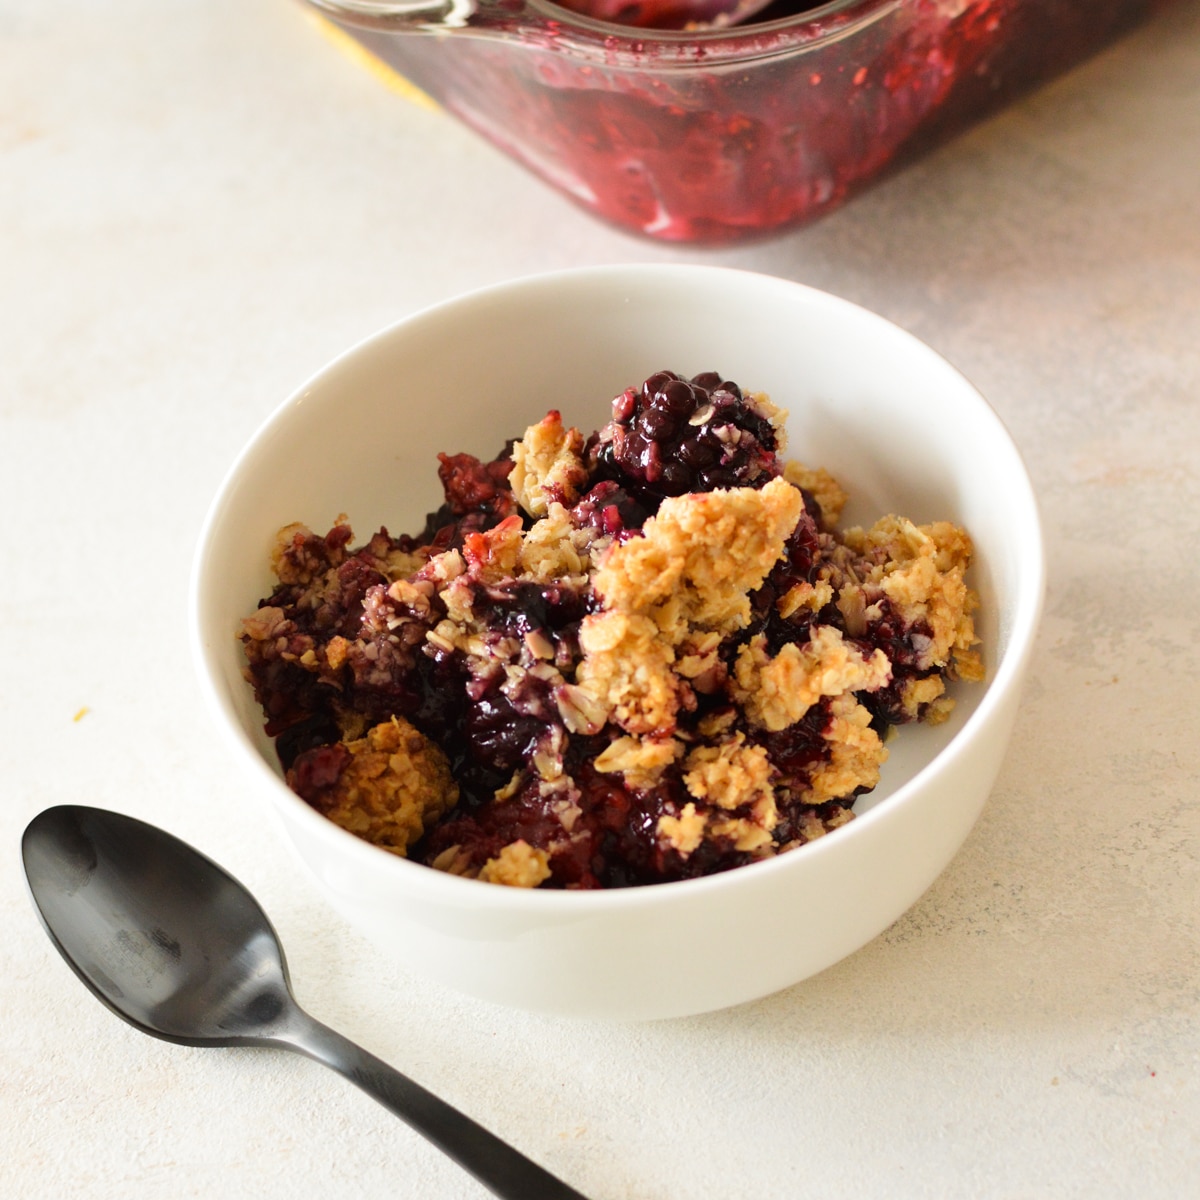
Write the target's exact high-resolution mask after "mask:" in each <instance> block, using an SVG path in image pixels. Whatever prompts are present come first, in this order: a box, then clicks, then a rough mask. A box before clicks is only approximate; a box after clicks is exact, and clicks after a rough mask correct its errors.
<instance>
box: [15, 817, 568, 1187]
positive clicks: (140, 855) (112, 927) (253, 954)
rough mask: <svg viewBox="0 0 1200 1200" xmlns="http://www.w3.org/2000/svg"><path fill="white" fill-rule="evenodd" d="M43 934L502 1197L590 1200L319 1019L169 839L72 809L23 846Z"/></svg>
mask: <svg viewBox="0 0 1200 1200" xmlns="http://www.w3.org/2000/svg"><path fill="white" fill-rule="evenodd" d="M21 856H22V860H23V863H24V867H25V876H26V879H27V880H28V883H29V890H30V893H31V895H32V897H33V902H34V906H35V908H36V909H37V911H38V915H39V917H40V918H41V921H42V924H43V926H44V927H45V929H46V932H47V933H48V934H49V935H50V939H51V941H53V942H54V944H55V946H56V947H57V948H58V950H59V952H60V953H61V954H62V956H63V958H64V959H66V961H67V963H68V965H69V966H70V967H71V969H72V970H73V971H74V972H75V974H76V975H78V976H79V978H80V979H81V980H83V982H84V984H86V986H87V987H88V988H89V989H90V990H91V991H92V993H93V994H94V995H95V996H96V997H97V998H98V999H99V1000H101V1001H102V1002H103V1003H104V1004H105V1005H106V1006H107V1007H108V1008H109V1009H111V1010H112V1011H113V1012H114V1013H116V1014H117V1016H119V1017H122V1018H123V1019H124V1020H126V1021H128V1022H129V1023H130V1024H131V1025H132V1026H134V1028H135V1029H140V1030H141V1031H142V1032H143V1033H148V1034H150V1035H151V1036H152V1037H157V1038H162V1039H163V1040H165V1041H168V1042H176V1043H179V1044H181V1045H185V1046H245V1045H250V1046H276V1047H279V1048H281V1049H285V1050H293V1051H296V1052H297V1053H300V1054H303V1055H305V1056H306V1057H308V1058H312V1059H315V1060H316V1061H318V1062H321V1063H324V1064H325V1065H326V1066H328V1067H331V1068H332V1069H333V1070H336V1071H338V1072H339V1073H340V1074H342V1075H344V1076H345V1077H346V1078H347V1079H349V1080H350V1081H351V1082H352V1083H354V1084H356V1085H357V1086H358V1087H360V1088H362V1089H363V1090H364V1091H365V1092H367V1093H368V1094H369V1095H371V1096H373V1097H374V1098H375V1099H376V1100H378V1101H379V1102H380V1103H381V1104H383V1105H384V1106H385V1107H386V1108H388V1109H390V1110H391V1111H392V1112H393V1113H395V1114H396V1116H398V1117H400V1118H401V1119H402V1120H404V1121H406V1122H407V1123H408V1124H409V1125H411V1126H412V1127H413V1128H414V1129H416V1130H417V1131H418V1132H420V1133H422V1134H423V1135H424V1136H425V1137H427V1138H429V1140H430V1141H432V1142H433V1143H434V1144H435V1145H437V1146H438V1147H439V1148H440V1149H442V1150H443V1151H445V1152H446V1153H447V1154H448V1155H450V1157H451V1158H453V1159H455V1160H456V1161H457V1162H459V1163H460V1164H461V1165H462V1166H463V1167H465V1168H466V1169H467V1170H468V1171H470V1172H471V1174H472V1175H474V1176H475V1177H476V1178H477V1179H478V1180H479V1181H480V1182H481V1183H483V1184H484V1185H485V1186H487V1187H489V1188H490V1189H491V1190H492V1191H493V1192H494V1193H495V1194H496V1195H498V1196H501V1197H505V1198H506V1200H584V1198H583V1197H582V1196H581V1194H580V1193H579V1192H577V1191H575V1190H574V1189H573V1188H570V1187H568V1186H567V1185H566V1184H564V1183H563V1182H562V1181H561V1180H559V1179H557V1178H556V1177H554V1176H553V1175H550V1174H549V1173H548V1172H546V1171H545V1170H543V1169H542V1168H541V1167H539V1166H538V1165H537V1164H536V1163H534V1162H531V1161H530V1160H529V1159H527V1158H525V1157H524V1155H522V1154H520V1153H518V1151H516V1150H514V1149H513V1148H512V1147H511V1146H508V1145H507V1144H506V1143H504V1142H502V1141H500V1139H499V1138H497V1137H495V1136H494V1135H493V1134H491V1133H489V1132H488V1131H487V1130H485V1129H483V1128H482V1127H481V1126H479V1125H477V1124H476V1123H475V1122H474V1121H472V1120H471V1119H470V1118H469V1117H466V1116H464V1115H463V1114H462V1113H460V1112H458V1111H457V1110H456V1109H454V1108H452V1107H451V1106H450V1105H448V1104H446V1103H445V1102H444V1101H442V1100H440V1099H438V1098H437V1097H436V1096H434V1095H433V1094H432V1093H430V1092H427V1091H426V1090H425V1089H424V1088H422V1087H420V1086H419V1085H418V1084H416V1083H413V1082H412V1081H411V1080H410V1079H407V1078H406V1077H405V1076H403V1075H401V1074H400V1073H399V1072H398V1071H396V1070H395V1069H394V1068H392V1067H390V1066H388V1064H387V1063H385V1062H383V1061H381V1060H380V1059H377V1058H375V1057H374V1056H373V1055H371V1054H369V1053H367V1051H365V1050H363V1049H362V1048H361V1047H359V1046H356V1045H354V1043H353V1042H350V1041H348V1040H347V1039H346V1038H344V1037H342V1035H341V1034H339V1033H335V1032H334V1031H333V1030H332V1029H329V1028H327V1027H326V1026H324V1025H322V1024H321V1023H320V1022H318V1021H316V1020H314V1019H313V1018H312V1017H310V1016H309V1015H308V1014H307V1013H306V1012H304V1010H303V1009H302V1008H300V1006H299V1005H298V1004H297V1003H296V1001H295V998H294V997H293V996H292V992H291V984H290V981H289V978H288V970H287V962H286V960H285V958H284V953H283V948H282V946H281V945H280V943H279V939H278V937H277V935H276V933H275V930H274V928H273V927H272V925H271V922H270V920H269V919H268V918H267V915H266V913H265V912H263V910H262V908H261V907H260V906H259V904H258V902H257V901H256V900H255V899H254V897H253V896H252V895H251V894H250V893H249V892H248V891H247V890H246V889H245V888H244V887H243V886H242V885H241V884H240V883H239V882H238V881H237V880H236V879H234V878H233V876H232V875H230V874H229V873H228V872H227V871H225V870H224V869H223V868H221V867H219V866H218V865H217V864H216V863H214V862H213V861H212V860H211V859H209V858H206V857H205V856H204V855H203V854H200V853H199V852H198V851H196V850H194V849H193V848H192V847H191V846H189V845H187V844H186V843H185V842H182V841H180V840H179V839H178V838H176V837H173V836H172V835H171V834H169V833H166V832H165V831H163V830H161V829H158V828H156V827H155V826H153V825H147V824H146V823H145V822H143V821H138V820H136V819H134V818H132V817H127V816H123V815H121V814H119V813H113V812H107V811H105V810H103V809H97V808H86V807H80V806H76V805H63V806H60V807H58V808H51V809H47V810H46V811H45V812H42V813H41V814H39V815H38V816H37V817H35V818H34V819H33V820H32V821H31V822H30V824H29V826H28V828H27V829H26V830H25V834H24V837H23V838H22V841H21Z"/></svg>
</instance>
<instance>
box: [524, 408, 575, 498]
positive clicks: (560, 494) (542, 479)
mask: <svg viewBox="0 0 1200 1200" xmlns="http://www.w3.org/2000/svg"><path fill="white" fill-rule="evenodd" d="M582 452H583V434H581V433H580V432H579V430H578V429H575V428H573V427H572V428H570V429H567V428H564V427H563V423H562V416H561V415H560V414H559V413H557V412H553V411H552V412H549V413H547V414H546V416H545V417H543V418H542V420H540V421H539V422H538V423H537V424H536V425H530V427H529V428H528V429H527V430H526V431H525V436H524V437H523V438H522V439H521V440H520V441H519V442H517V443H515V444H514V446H513V469H512V474H510V475H509V477H508V482H509V484H510V486H511V487H512V490H513V495H514V496H515V497H516V498H517V503H518V504H519V505H520V506H521V507H522V508H523V509H524V510H525V511H526V512H527V513H529V515H530V516H533V517H544V516H545V515H546V513H547V512H548V511H549V507H550V504H551V503H552V502H553V501H558V502H560V503H562V504H565V505H567V506H570V505H572V504H574V503H575V501H576V500H578V499H579V489H580V487H581V486H582V485H583V484H584V483H585V482H586V480H587V467H585V466H584V463H583V458H582V457H581V455H582Z"/></svg>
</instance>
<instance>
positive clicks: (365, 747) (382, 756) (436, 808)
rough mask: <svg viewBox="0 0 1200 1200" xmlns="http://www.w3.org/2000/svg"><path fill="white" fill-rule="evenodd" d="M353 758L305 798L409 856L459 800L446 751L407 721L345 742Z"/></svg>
mask: <svg viewBox="0 0 1200 1200" xmlns="http://www.w3.org/2000/svg"><path fill="white" fill-rule="evenodd" d="M345 748H346V750H347V751H348V752H349V761H348V763H346V765H345V766H344V767H343V768H342V770H341V771H340V773H339V774H338V775H337V778H336V780H335V781H334V782H333V783H332V784H331V785H330V786H328V787H325V788H322V789H321V790H320V791H318V792H317V793H316V794H315V795H313V796H309V797H306V798H307V799H308V800H309V803H310V804H312V805H313V807H314V808H316V809H317V810H318V811H320V812H322V813H324V814H325V816H327V817H328V818H329V819H330V820H331V821H334V822H335V823H336V824H338V825H340V826H341V827H342V828H343V829H346V830H349V831H350V832H351V833H355V834H358V836H359V837H362V838H365V839H366V840H367V841H369V842H373V843H374V844H375V845H377V846H382V847H383V848H384V849H385V850H390V851H392V852H393V853H394V854H399V855H402V856H403V855H404V854H406V853H407V851H408V848H409V847H410V846H411V845H412V844H413V843H414V842H415V841H417V839H418V838H420V837H421V835H422V834H423V833H424V832H425V830H426V829H427V828H428V827H429V826H430V825H431V824H432V823H433V822H434V821H436V820H437V819H438V818H439V817H440V816H442V814H443V813H445V812H447V811H448V810H449V809H451V808H452V807H453V806H454V805H455V804H457V803H458V785H457V784H456V783H455V782H454V778H453V776H452V775H451V774H450V764H449V762H448V761H447V759H446V756H445V754H443V753H442V751H441V750H440V749H439V748H438V747H437V746H435V745H434V744H433V743H432V742H431V741H430V740H429V739H428V738H427V737H425V735H424V734H422V733H419V732H418V731H417V730H416V729H414V728H413V727H412V726H411V725H410V724H409V723H408V722H407V721H404V720H401V719H400V718H399V717H393V718H392V719H391V720H390V721H383V722H381V723H380V724H378V725H375V726H372V728H370V729H369V730H367V734H366V736H365V737H363V738H359V739H357V740H355V741H351V742H347V743H345Z"/></svg>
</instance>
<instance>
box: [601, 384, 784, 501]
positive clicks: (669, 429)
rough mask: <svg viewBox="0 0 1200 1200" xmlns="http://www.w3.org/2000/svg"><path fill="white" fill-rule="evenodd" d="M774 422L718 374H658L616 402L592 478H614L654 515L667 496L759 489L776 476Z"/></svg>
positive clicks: (604, 430)
mask: <svg viewBox="0 0 1200 1200" xmlns="http://www.w3.org/2000/svg"><path fill="white" fill-rule="evenodd" d="M777 449H778V440H777V437H776V431H775V427H774V425H772V424H771V421H770V419H769V418H768V416H767V415H766V414H765V413H764V412H762V411H761V409H760V408H759V406H758V405H757V404H756V403H755V401H754V400H752V399H750V398H748V397H746V396H744V395H743V394H742V390H741V388H739V387H738V385H737V384H736V383H732V382H730V381H729V380H723V379H722V378H721V377H720V376H719V375H717V374H716V373H715V372H712V371H709V372H706V373H704V374H702V375H696V376H695V377H693V378H692V379H690V380H687V379H683V378H681V377H680V376H679V375H676V374H675V373H674V372H673V371H658V372H656V373H655V374H653V375H651V376H650V378H649V379H647V380H646V381H645V382H644V383H643V384H642V386H641V387H640V388H628V389H626V390H625V391H624V392H622V393H621V395H619V396H618V397H617V398H616V399H615V400H614V401H613V419H612V420H611V421H610V422H609V424H608V425H606V426H605V427H604V428H603V429H602V430H601V431H600V433H599V434H598V435H597V438H596V441H595V442H594V443H593V445H592V447H591V457H592V469H593V472H594V478H596V479H611V480H615V481H616V482H617V483H618V484H620V485H621V487H622V488H623V489H624V490H625V491H626V492H628V493H629V495H630V496H632V497H634V498H635V499H637V500H638V501H640V502H641V503H642V504H643V505H644V506H646V507H647V508H649V509H650V510H651V511H652V512H653V511H656V510H657V508H658V505H659V504H660V503H661V502H662V500H663V499H664V498H665V497H667V496H682V495H683V494H684V493H685V492H711V491H715V490H716V489H718V488H732V487H762V486H763V484H765V483H767V482H768V481H769V480H770V479H773V478H774V477H775V476H776V475H778V474H779V470H780V467H779V462H778V459H777V457H776V453H775V452H776V450H777Z"/></svg>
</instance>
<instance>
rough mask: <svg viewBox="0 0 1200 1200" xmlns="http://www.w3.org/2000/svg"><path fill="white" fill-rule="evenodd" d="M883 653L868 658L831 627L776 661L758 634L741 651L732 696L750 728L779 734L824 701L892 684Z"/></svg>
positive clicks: (816, 630) (816, 629) (819, 628)
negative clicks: (831, 697)
mask: <svg viewBox="0 0 1200 1200" xmlns="http://www.w3.org/2000/svg"><path fill="white" fill-rule="evenodd" d="M891 677H892V665H891V663H890V662H889V661H888V658H887V655H886V654H884V652H883V651H882V650H879V649H876V650H874V651H873V652H872V653H871V656H870V658H864V657H863V653H862V651H861V650H860V649H859V648H858V647H857V646H855V645H853V644H851V643H849V642H847V641H846V639H845V638H844V637H843V636H842V631H841V630H840V629H836V628H835V627H834V626H832V625H814V626H813V627H812V628H811V630H810V632H809V640H808V645H806V646H802V645H800V644H798V643H796V642H788V643H787V644H786V645H785V646H784V647H783V648H782V649H781V650H780V651H779V653H778V654H777V655H775V656H774V657H773V658H772V657H771V656H770V655H769V654H768V653H767V650H766V638H765V637H764V636H763V635H762V634H757V635H756V636H755V637H753V638H751V639H750V641H749V642H748V643H747V644H746V645H745V646H743V647H742V648H741V650H740V651H738V656H737V661H736V664H735V666H734V680H733V684H732V691H733V696H734V699H735V700H737V702H738V703H739V704H741V705H742V707H743V709H744V711H745V713H746V715H747V717H748V718H749V719H750V722H751V724H753V725H758V726H761V727H762V728H764V729H769V730H773V731H778V730H780V729H786V728H787V727H788V726H789V725H792V724H794V723H795V722H796V721H798V720H800V718H801V717H802V716H804V714H805V713H806V712H808V710H809V709H810V708H811V707H812V706H813V705H814V704H815V703H816V702H817V701H818V700H819V699H820V698H821V697H822V696H840V695H842V694H843V693H844V692H856V691H864V692H874V691H877V690H878V689H879V688H881V687H883V686H884V685H885V684H887V683H888V682H889V680H890V679H891Z"/></svg>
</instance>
